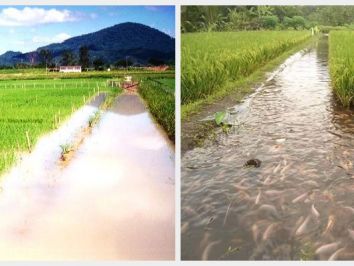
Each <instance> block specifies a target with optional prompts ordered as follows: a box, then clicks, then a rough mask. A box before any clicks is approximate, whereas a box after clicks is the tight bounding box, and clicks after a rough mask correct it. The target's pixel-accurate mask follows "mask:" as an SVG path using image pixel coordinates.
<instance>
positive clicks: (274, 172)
mask: <svg viewBox="0 0 354 266" xmlns="http://www.w3.org/2000/svg"><path fill="white" fill-rule="evenodd" d="M280 166H281V163H278V165H277V166H276V167H275V168H274V169H273V174H276V173H277V172H278V170H279V169H280Z"/></svg>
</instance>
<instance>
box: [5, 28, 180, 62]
mask: <svg viewBox="0 0 354 266" xmlns="http://www.w3.org/2000/svg"><path fill="white" fill-rule="evenodd" d="M81 46H87V47H88V48H89V55H90V59H91V61H92V60H94V59H98V58H99V59H102V60H103V61H104V62H105V63H108V64H113V63H115V62H117V61H118V60H125V59H126V58H129V60H130V61H132V62H134V63H135V64H143V65H146V64H148V62H149V60H151V59H155V60H160V61H164V62H174V57H175V39H174V38H172V37H170V36H169V35H167V34H165V33H163V32H161V31H159V30H156V29H154V28H151V27H148V26H146V25H143V24H139V23H132V22H126V23H122V24H118V25H115V26H112V27H109V28H105V29H102V30H99V31H97V32H93V33H89V34H85V35H81V36H77V37H73V38H70V39H67V40H66V41H64V42H62V43H53V44H50V45H47V46H44V47H40V48H38V49H37V50H36V51H33V52H29V53H20V52H13V51H9V52H6V53H4V54H2V55H0V65H3V66H12V65H15V64H17V63H26V64H38V63H39V61H40V60H39V52H40V51H41V50H44V49H46V50H49V51H50V52H51V54H52V56H53V62H55V63H59V62H60V60H61V57H62V54H63V52H65V51H67V50H71V51H72V52H73V53H74V56H75V58H76V59H78V58H79V49H80V47H81Z"/></svg>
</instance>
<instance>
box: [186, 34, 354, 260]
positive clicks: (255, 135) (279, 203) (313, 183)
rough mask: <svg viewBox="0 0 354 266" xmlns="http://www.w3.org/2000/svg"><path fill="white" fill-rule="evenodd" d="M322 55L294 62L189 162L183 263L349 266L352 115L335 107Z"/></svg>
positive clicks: (323, 46) (353, 215)
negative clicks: (326, 263)
mask: <svg viewBox="0 0 354 266" xmlns="http://www.w3.org/2000/svg"><path fill="white" fill-rule="evenodd" d="M327 49H328V47H327V40H326V39H322V40H320V41H319V43H318V44H317V45H316V47H314V48H313V49H311V50H309V51H307V52H306V53H298V54H296V55H294V57H293V58H296V60H292V63H291V64H288V65H287V66H286V67H285V68H284V69H283V70H282V71H281V72H279V73H278V74H277V75H275V76H274V78H273V79H271V80H270V81H269V82H268V83H267V84H265V85H264V87H263V88H262V89H261V90H260V91H258V92H257V93H256V94H254V95H253V96H251V97H250V98H249V99H248V100H247V101H245V102H246V103H247V108H246V110H245V111H244V112H237V110H240V109H241V110H242V109H243V108H240V106H238V107H236V108H235V110H236V112H235V114H234V115H233V118H234V119H235V121H238V123H239V124H240V126H239V127H237V128H236V129H235V130H233V131H232V132H231V133H230V135H228V136H226V137H225V136H224V137H220V139H218V141H217V143H216V144H213V145H208V146H207V147H204V148H196V149H194V150H192V151H189V152H187V153H186V154H185V156H184V157H183V159H182V196H181V198H182V206H181V208H182V229H181V230H182V257H183V259H242V260H248V259H254V260H258V259H262V260H266V259H286V260H289V259H295V260H299V259H354V197H353V192H354V169H353V165H352V162H353V160H354V113H353V112H352V111H350V110H343V109H342V108H341V107H340V106H338V105H337V103H336V101H335V100H334V97H333V94H332V90H331V87H330V79H329V74H328V66H327V59H328V58H327V52H328V51H327ZM290 61H291V60H290ZM241 107H242V105H241ZM254 158H256V159H259V160H261V161H262V164H261V166H260V167H259V168H246V167H244V164H245V162H246V161H247V160H249V159H254Z"/></svg>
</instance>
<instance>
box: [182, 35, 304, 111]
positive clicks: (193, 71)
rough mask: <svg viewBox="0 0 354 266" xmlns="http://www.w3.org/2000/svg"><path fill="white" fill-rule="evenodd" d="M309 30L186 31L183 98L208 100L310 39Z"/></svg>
mask: <svg viewBox="0 0 354 266" xmlns="http://www.w3.org/2000/svg"><path fill="white" fill-rule="evenodd" d="M310 36H311V34H310V32H309V31H252V32H212V33H186V34H182V39H181V40H182V65H181V67H182V69H181V72H182V77H181V101H182V104H188V103H192V102H195V101H197V100H200V99H204V98H206V97H208V96H209V95H212V94H214V93H215V92H217V91H218V90H219V89H220V88H223V87H224V86H225V85H226V84H227V82H229V81H237V80H240V79H242V78H244V77H247V76H248V75H250V74H251V73H252V72H254V71H255V70H256V69H258V68H259V67H261V66H263V65H265V64H266V63H267V62H268V61H270V60H272V59H274V58H276V57H278V56H279V55H280V54H282V53H284V52H285V51H287V50H290V49H291V48H293V47H295V46H296V45H298V44H300V43H302V42H304V41H305V40H306V39H309V38H310Z"/></svg>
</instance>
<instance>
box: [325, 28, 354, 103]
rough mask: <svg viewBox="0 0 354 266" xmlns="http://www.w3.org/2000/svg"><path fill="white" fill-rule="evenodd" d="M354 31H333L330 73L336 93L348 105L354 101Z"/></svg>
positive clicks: (330, 39)
mask: <svg viewBox="0 0 354 266" xmlns="http://www.w3.org/2000/svg"><path fill="white" fill-rule="evenodd" d="M353 55H354V31H331V32H330V35H329V61H330V62H329V64H330V74H331V80H332V84H333V89H334V92H335V94H336V95H337V97H338V99H339V100H340V101H341V103H342V104H343V105H344V106H346V107H348V106H350V105H352V104H353V103H354V60H353V58H354V57H353Z"/></svg>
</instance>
